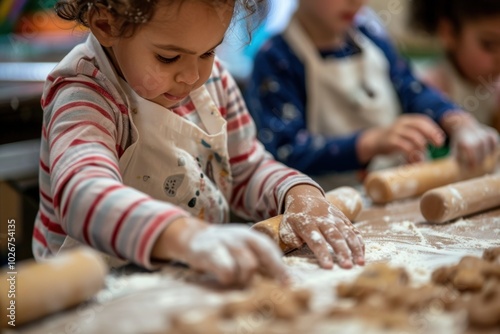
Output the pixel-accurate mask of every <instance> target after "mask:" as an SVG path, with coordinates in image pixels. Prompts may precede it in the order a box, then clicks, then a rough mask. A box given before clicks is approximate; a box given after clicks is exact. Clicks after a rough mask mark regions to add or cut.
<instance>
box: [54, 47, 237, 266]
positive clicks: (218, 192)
mask: <svg viewBox="0 0 500 334" xmlns="http://www.w3.org/2000/svg"><path fill="white" fill-rule="evenodd" d="M98 51H99V52H100V50H98ZM102 57H105V55H104V54H102V55H101V58H102ZM102 66H103V68H102V69H101V70H103V71H104V72H106V73H107V75H108V76H114V81H115V84H119V85H120V86H121V88H122V90H123V91H124V92H125V96H126V99H127V101H128V104H129V106H130V107H129V109H130V110H132V113H131V114H130V126H131V133H132V141H133V143H132V144H131V145H130V146H129V147H128V148H127V149H126V150H125V152H124V153H123V155H122V156H121V158H120V161H119V168H120V172H121V175H122V178H123V182H124V184H126V185H128V186H130V187H133V188H135V189H137V190H140V191H142V192H144V193H146V194H148V195H150V196H151V197H153V198H155V199H158V200H163V201H166V202H170V203H173V204H175V205H178V206H179V207H181V208H183V209H184V210H186V211H188V212H190V213H191V214H192V215H193V216H196V217H198V218H200V219H202V220H205V221H208V222H210V223H214V224H222V223H227V222H228V220H229V204H228V200H227V198H229V197H230V194H231V192H232V176H231V172H230V171H231V170H230V166H229V154H228V150H227V131H226V120H225V119H224V118H223V117H222V115H221V114H220V112H219V110H218V108H217V106H216V105H215V103H214V101H213V99H212V97H211V96H210V94H209V92H208V90H207V89H206V87H205V86H202V87H200V88H198V89H197V90H195V91H193V92H191V94H189V98H190V99H191V102H192V103H193V104H194V106H195V109H196V111H195V112H197V113H198V116H199V119H200V120H201V123H202V125H201V126H202V127H203V129H202V128H200V127H199V126H197V125H196V124H194V123H193V122H191V121H189V120H187V119H185V118H183V117H181V116H179V115H177V114H175V113H174V112H173V111H171V110H169V109H167V108H165V107H162V106H161V105H159V104H156V103H154V102H151V101H148V100H146V99H143V98H141V97H140V96H139V95H138V94H137V93H135V91H133V90H132V89H131V87H130V86H129V85H128V84H127V83H126V82H125V81H124V80H122V79H121V78H118V77H117V76H116V72H115V71H114V70H113V69H112V68H111V66H110V64H109V63H108V62H104V63H103V64H102ZM81 245H82V244H81V243H80V242H79V241H77V240H75V239H73V238H71V237H69V236H66V238H65V241H64V243H63V245H62V246H61V248H60V250H59V252H61V251H64V250H66V249H70V248H74V247H77V246H81ZM102 256H103V258H104V260H105V261H106V262H107V264H108V266H110V267H119V266H121V265H124V264H126V263H127V262H126V261H123V260H120V259H118V258H116V257H113V256H110V255H107V254H104V253H102Z"/></svg>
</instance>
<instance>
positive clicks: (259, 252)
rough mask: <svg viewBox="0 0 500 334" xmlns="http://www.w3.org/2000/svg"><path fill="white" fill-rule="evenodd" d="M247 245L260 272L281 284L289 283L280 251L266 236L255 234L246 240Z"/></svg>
mask: <svg viewBox="0 0 500 334" xmlns="http://www.w3.org/2000/svg"><path fill="white" fill-rule="evenodd" d="M247 245H248V247H249V248H250V249H251V250H252V251H253V253H254V254H255V256H256V258H257V260H258V261H259V264H260V268H259V269H261V271H262V272H264V273H266V274H267V275H269V276H270V277H272V278H276V279H278V280H279V281H281V282H282V283H285V282H288V281H289V275H288V272H287V270H286V266H285V264H284V263H283V260H282V259H281V256H282V253H281V250H280V249H279V248H278V246H277V245H276V244H275V243H274V242H273V241H272V240H271V239H270V238H269V237H268V236H266V235H263V234H262V235H261V234H258V233H257V232H255V233H253V234H252V236H251V237H250V238H248V240H247Z"/></svg>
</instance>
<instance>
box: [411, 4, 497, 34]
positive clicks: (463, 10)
mask: <svg viewBox="0 0 500 334" xmlns="http://www.w3.org/2000/svg"><path fill="white" fill-rule="evenodd" d="M496 15H500V1H499V0H474V1H471V0H412V1H411V5H410V25H411V26H413V27H415V28H417V29H420V30H422V31H424V32H426V33H428V34H431V35H434V34H435V33H436V31H437V27H438V24H439V21H440V20H441V19H448V20H449V21H450V22H451V23H452V24H453V26H454V28H455V29H456V30H457V31H460V30H461V28H462V27H463V25H464V23H466V22H470V21H475V20H479V19H482V18H487V17H492V16H496Z"/></svg>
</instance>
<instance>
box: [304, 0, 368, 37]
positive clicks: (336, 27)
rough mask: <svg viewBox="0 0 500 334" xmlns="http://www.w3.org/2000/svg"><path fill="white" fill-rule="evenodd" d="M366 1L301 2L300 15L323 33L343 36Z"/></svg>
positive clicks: (329, 0) (328, 0)
mask: <svg viewBox="0 0 500 334" xmlns="http://www.w3.org/2000/svg"><path fill="white" fill-rule="evenodd" d="M365 3H366V0H301V1H300V4H299V8H300V11H301V14H304V15H307V16H308V17H309V21H310V22H315V24H316V25H317V26H318V28H321V29H322V30H323V32H324V33H329V34H331V35H339V34H343V33H344V32H345V31H346V30H347V29H348V28H349V27H350V26H351V25H352V22H353V20H354V16H355V15H356V13H357V12H358V11H359V9H360V8H361V7H362V6H363V5H364V4H365Z"/></svg>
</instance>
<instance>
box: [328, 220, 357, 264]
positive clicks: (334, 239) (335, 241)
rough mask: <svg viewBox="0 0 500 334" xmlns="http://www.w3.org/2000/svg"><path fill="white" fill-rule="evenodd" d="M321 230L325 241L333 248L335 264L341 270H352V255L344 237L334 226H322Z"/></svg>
mask: <svg viewBox="0 0 500 334" xmlns="http://www.w3.org/2000/svg"><path fill="white" fill-rule="evenodd" d="M320 228H321V230H322V232H323V235H324V236H325V239H326V241H327V242H328V244H330V246H332V248H333V252H334V254H335V257H336V259H337V262H338V264H339V266H340V267H341V268H344V269H349V268H352V266H353V263H352V255H351V251H350V250H349V247H348V245H347V242H346V239H345V235H343V234H342V233H341V231H340V230H339V229H338V228H337V226H335V224H323V225H321V227H320Z"/></svg>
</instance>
